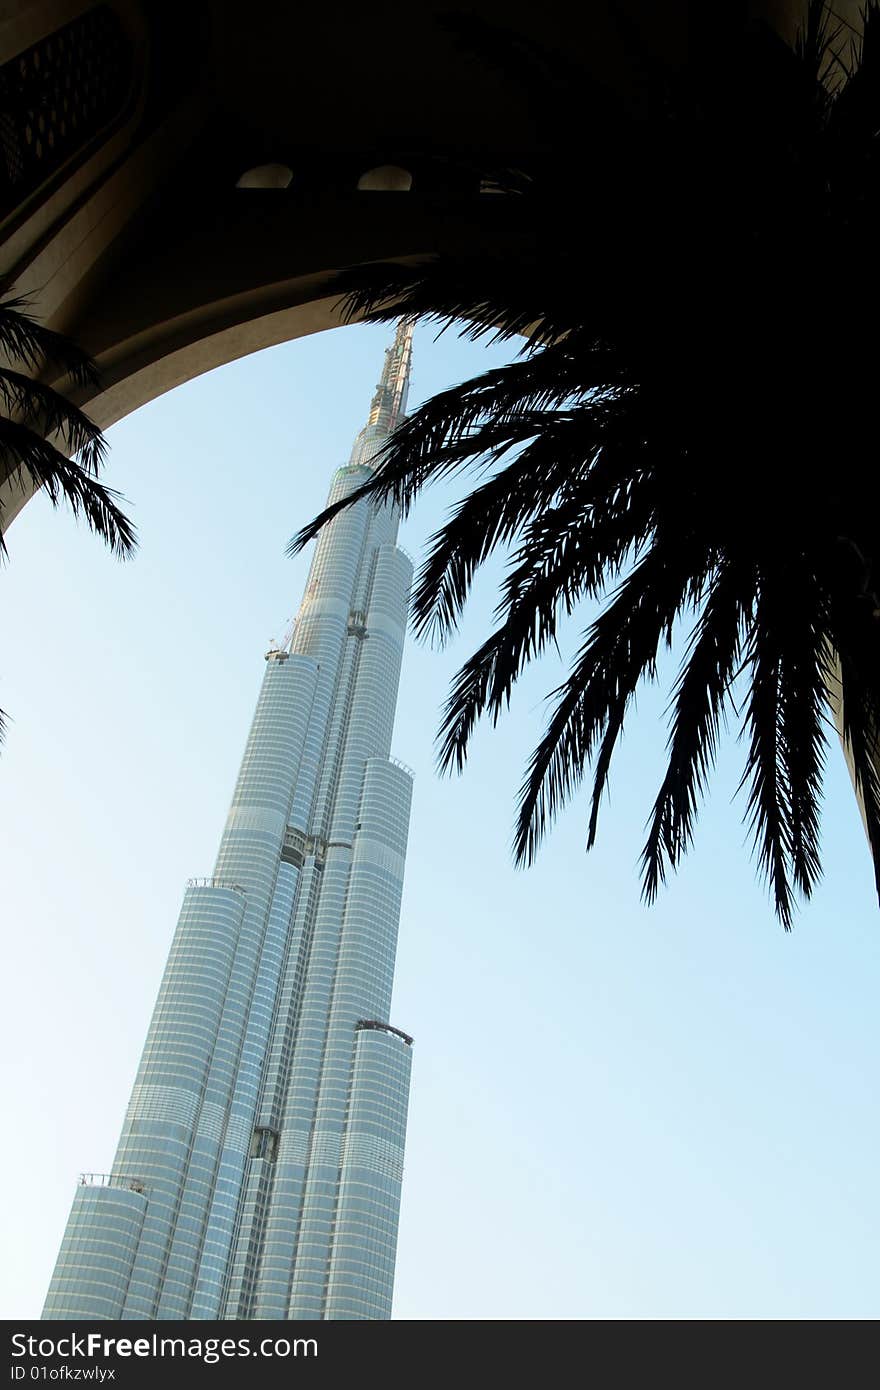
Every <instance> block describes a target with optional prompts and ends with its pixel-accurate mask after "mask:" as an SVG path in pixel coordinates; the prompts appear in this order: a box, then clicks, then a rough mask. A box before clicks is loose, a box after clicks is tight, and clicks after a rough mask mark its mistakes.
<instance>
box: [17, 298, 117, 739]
mask: <svg viewBox="0 0 880 1390" xmlns="http://www.w3.org/2000/svg"><path fill="white" fill-rule="evenodd" d="M27 308H28V304H27V301H26V300H25V299H24V298H22V297H21V296H16V295H14V294H12V293H11V287H10V285H9V283H8V282H6V281H0V357H2V360H3V362H4V363H7V364H9V365H4V366H0V486H2V485H3V484H4V483H6V482H8V481H10V480H11V479H13V480H14V479H15V478H16V477H20V478H21V481H22V484H23V485H24V484H27V483H31V484H32V485H33V486H35V487H38V488H40V487H41V488H43V489H45V491H46V492H47V493H48V495H49V498H50V500H51V501H52V503H53V505H56V506H57V504H58V502H59V501H60V500H61V499H62V498H63V499H64V500H65V501H66V502H68V504H69V505H70V507H71V509H72V511H73V512H74V515H80V514H81V515H82V516H84V517H85V520H86V522H87V524H88V525H89V527H90V528H91V530H93V531H95V532H96V533H97V534H98V535H99V536H101V537H102V539H103V540H105V541H106V542H107V544H108V545H109V546H110V548H111V549H112V550H113V551H114V552H115V553H116V554H117V555H119V556H121V557H123V558H127V557H128V556H130V555H131V554H133V552H134V549H135V545H136V541H135V529H134V526H133V525H132V523H131V522H130V521H129V520H128V518H127V517H126V515H125V513H124V512H123V511H121V509H120V507H119V505H118V502H117V498H118V494H117V493H115V492H114V491H113V490H112V489H110V488H107V487H104V486H103V484H102V483H100V482H98V474H99V472H100V470H101V466H102V463H103V459H104V453H105V448H106V446H105V443H104V437H103V435H102V433H101V431H100V430H99V429H98V427H97V426H96V425H94V424H93V423H92V422H91V420H89V419H88V417H87V416H86V415H84V414H83V412H82V411H81V410H78V409H77V407H76V406H75V405H73V404H72V403H71V402H70V401H68V400H66V399H65V397H64V396H62V395H61V394H60V393H59V392H58V391H56V390H54V389H53V388H52V387H51V386H47V385H46V384H45V383H43V382H41V381H39V380H37V379H36V378H35V376H34V375H32V374H35V373H38V372H40V371H41V370H43V368H44V367H45V366H46V364H49V363H51V364H52V365H54V366H55V367H59V368H61V369H62V370H63V371H64V372H65V374H66V375H67V377H68V378H69V380H70V381H71V382H72V383H73V385H74V386H85V385H87V384H90V383H94V382H95V380H96V369H95V366H94V363H93V362H92V361H91V359H90V358H89V356H88V355H87V354H86V353H85V352H83V351H82V349H81V348H79V347H77V345H76V344H75V343H73V342H71V341H70V339H68V338H66V337H64V336H63V335H62V334H60V333H54V332H52V331H51V329H48V328H44V327H43V326H42V325H41V324H39V323H37V322H36V321H35V320H34V319H33V318H32V317H31V316H30V315H29V314H28V313H27ZM13 364H17V365H13ZM71 455H72V456H73V457H71ZM5 554H6V544H5V539H4V535H3V516H2V511H0V555H4V556H5ZM3 730H4V718H3V714H2V711H0V738H2V735H3Z"/></svg>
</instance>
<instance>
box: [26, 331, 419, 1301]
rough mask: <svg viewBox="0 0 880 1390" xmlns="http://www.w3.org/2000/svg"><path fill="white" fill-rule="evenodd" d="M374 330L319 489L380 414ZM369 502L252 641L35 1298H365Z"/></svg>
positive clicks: (389, 560)
mask: <svg viewBox="0 0 880 1390" xmlns="http://www.w3.org/2000/svg"><path fill="white" fill-rule="evenodd" d="M411 344H412V330H411V327H409V326H407V325H401V327H400V328H399V329H398V332H397V335H396V337H395V341H394V344H393V346H392V347H391V348H390V349H389V350H388V352H387V353H386V359H385V366H384V370H383V373H382V380H381V382H380V384H379V387H378V389H377V392H376V395H375V397H374V399H373V403H372V408H371V412H370V417H369V421H368V423H367V425H366V427H365V428H364V430H362V431H361V434H360V435H359V436H358V439H357V441H356V442H355V446H354V450H353V453H352V461H351V463H350V464H349V465H348V466H346V467H345V468H341V469H339V471H338V472H337V474H336V476H335V478H334V480H333V484H332V487H331V491H330V500H331V501H332V500H336V499H337V498H339V497H342V496H347V495H348V494H349V493H350V492H352V491H353V490H354V489H355V488H356V487H357V486H358V485H359V484H360V483H361V482H363V481H364V480H365V479H366V478H368V477H369V476H370V472H371V463H370V459H371V457H372V456H373V455H374V453H375V451H376V449H377V448H378V447H380V446H381V444H382V442H383V440H384V439H385V438H387V436H388V434H389V432H390V431H391V430H392V429H393V428H394V427H395V425H396V424H397V422H398V420H399V419H400V418H401V417H402V415H403V412H404V409H405V405H406V392H407V386H408V381H409V365H410V356H411ZM397 522H398V518H397V515H396V512H395V509H394V508H393V507H391V506H380V507H377V506H375V505H373V504H372V503H368V502H366V501H361V502H359V503H357V504H356V505H355V506H353V507H351V508H348V509H347V510H346V511H344V512H343V513H341V514H340V515H339V516H338V517H336V518H335V519H334V520H333V521H332V522H331V523H330V524H329V525H328V526H326V527H325V528H324V531H323V532H322V534H321V536H320V538H319V540H318V543H317V547H316V551H315V555H314V558H313V560H312V565H311V569H310V571H309V578H308V583H307V586H306V593H305V597H304V599H303V602H302V604H301V606H300V610H299V613H298V615H297V619H296V622H295V624H294V627H293V632H292V635H291V636H290V638H289V640H288V641H287V642H286V643H285V645H284V647H283V649H277V650H276V649H273V650H271V651H270V652H269V653H268V654H267V658H266V673H265V677H264V680H263V685H262V689H261V692H260V696H259V700H258V702H257V708H256V712H255V714H254V719H253V724H252V726H251V730H250V734H249V737H248V741H247V745H246V748H245V752H244V757H243V759H242V764H241V770H240V772H239V776H238V781H237V784H236V788H235V792H234V794H233V798H232V806H231V808H230V811H229V815H228V818H227V821H226V826H225V829H224V832H223V836H222V839H221V842H220V849H219V853H218V856H217V863H216V866H215V869H214V874H213V876H212V877H211V878H210V879H203V880H193V881H192V882H191V883H190V884H189V885H188V887H187V890H186V893H185V895H184V900H183V906H182V909H181V914H180V919H179V921H178V925H177V930H176V933H175V936H174V941H173V943H172V947H171V953H170V956H169V959H168V964H167V966H166V970H165V975H164V977H163V980H162V984H161V987H160V990H159V998H158V1000H157V1003H156V1008H155V1012H154V1014H153V1018H152V1022H151V1024H150V1029H149V1033H148V1035H147V1041H146V1045H145V1047H144V1052H143V1057H142V1059H141V1063H140V1067H139V1070H138V1074H137V1078H136V1081H135V1085H134V1089H133V1091H132V1096H131V1101H130V1103H129V1107H128V1111H127V1114H126V1117H125V1122H124V1126H123V1131H122V1137H121V1139H120V1142H119V1148H118V1150H117V1154H116V1160H115V1163H114V1171H113V1173H112V1174H110V1175H109V1176H108V1177H107V1178H105V1179H103V1180H102V1183H101V1184H98V1183H95V1182H94V1181H90V1180H88V1175H87V1176H86V1178H84V1180H83V1182H82V1184H81V1186H80V1187H79V1188H78V1190H77V1195H76V1199H75V1201H74V1205H73V1209H72V1211H71V1215H70V1219H69V1221H68V1226H67V1231H66V1233H65V1236H64V1241H63V1243H62V1246H61V1250H60V1253H59V1256H58V1262H57V1265H56V1268H55V1273H54V1275H53V1278H52V1283H51V1286H50V1289H49V1293H48V1296H47V1299H46V1304H45V1307H44V1310H43V1316H44V1317H45V1318H91V1319H94V1318H112V1319H128V1318H131V1319H156V1318H159V1319H161V1318H183V1319H187V1318H204V1319H221V1318H244V1319H251V1318H283V1319H357V1318H370V1319H376V1318H388V1317H390V1313H391V1294H392V1288H393V1280H394V1259H395V1250H396V1244H397V1221H398V1210H399V1204H400V1189H401V1181H402V1173H403V1150H404V1140H405V1131H406V1114H407V1104H408V1093H409V1070H410V1057H411V1043H412V1039H411V1038H409V1037H407V1035H406V1034H405V1033H402V1032H401V1031H400V1030H399V1029H396V1028H393V1027H392V1026H391V1025H390V1024H389V1023H388V1022H387V1021H386V1020H387V1019H388V1017H389V1010H390V1005H391V988H392V983H393V975H394V958H395V952H396V944H397V931H398V922H399V914H400V899H401V892H402V888H403V871H404V859H405V855H406V842H407V833H408V826H409V811H410V797H411V776H410V773H409V772H408V771H407V770H406V769H405V768H404V767H403V766H402V765H401V764H400V763H398V762H396V760H394V759H392V758H391V757H390V749H391V734H392V728H393V723H394V712H395V706H396V702H397V689H398V682H399V678H400V664H401V657H402V653H403V643H404V635H405V629H406V618H407V602H408V597H409V590H410V585H411V582H412V566H411V564H410V561H409V559H408V558H407V557H406V555H404V553H403V552H402V551H401V550H399V549H398V547H397V545H396V536H397Z"/></svg>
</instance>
